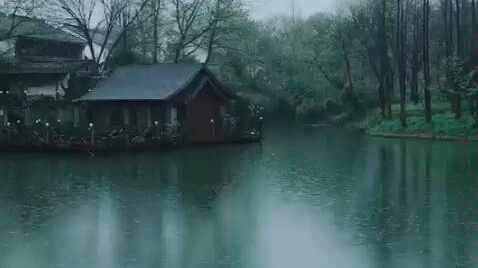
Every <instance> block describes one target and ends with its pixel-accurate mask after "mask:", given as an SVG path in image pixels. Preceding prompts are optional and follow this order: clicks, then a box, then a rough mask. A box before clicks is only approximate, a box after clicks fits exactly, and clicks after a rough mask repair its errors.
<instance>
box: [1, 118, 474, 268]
mask: <svg viewBox="0 0 478 268" xmlns="http://www.w3.org/2000/svg"><path fill="white" fill-rule="evenodd" d="M477 147H478V145H476V144H471V143H450V142H444V143H438V142H430V141H413V140H406V141H400V140H382V139H373V138H368V137H364V136H362V135H361V134H357V133H353V132H347V131H344V130H336V129H326V128H316V129H313V128H309V129H307V128H297V127H282V128H273V129H269V130H268V133H267V135H266V137H265V140H264V141H263V143H262V145H259V144H251V145H244V146H242V145H241V146H225V147H215V148H197V149H192V150H180V151H174V152H166V153H154V154H130V155H127V154H125V155H115V156H101V157H100V156H97V157H90V156H88V155H77V156H72V155H51V156H46V155H21V154H3V155H0V267H5V268H10V267H12V268H13V267H15V268H17V267H21V268H29V267H32V268H33V267H35V268H44V267H45V268H46V267H71V268H74V267H78V268H82V267H85V268H91V267H98V268H106V267H108V268H109V267H112V268H113V267H204V268H215V267H245V268H254V267H258V268H262V267H264V268H281V267H287V268H289V267H326V268H329V267H337V268H341V267H344V268H345V267H354V268H361V267H364V268H365V267H366V268H373V267H390V268H393V267H404V268H408V267H410V268H411V267H417V268H421V267H474V265H475V259H478V251H477V245H478V244H477V243H478V229H477V228H476V225H475V223H476V222H478V221H477V219H478V216H477V214H475V211H478V210H477V209H478V202H477V199H476V198H478V192H477V191H476V189H477V182H476V180H477V179H478V172H476V171H478V167H477V165H476V164H477V163H478V157H476V156H477V154H478V153H477V152H476V150H475V149H476V148H477ZM475 196H476V197H475Z"/></svg>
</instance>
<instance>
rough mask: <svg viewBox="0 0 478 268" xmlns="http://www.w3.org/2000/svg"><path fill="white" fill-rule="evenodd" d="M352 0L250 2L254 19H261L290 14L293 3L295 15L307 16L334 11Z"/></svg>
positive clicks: (259, 0) (260, 0) (266, 0)
mask: <svg viewBox="0 0 478 268" xmlns="http://www.w3.org/2000/svg"><path fill="white" fill-rule="evenodd" d="M351 1H353V0H250V3H251V6H252V7H251V8H252V12H253V15H254V17H255V18H258V19H263V18H267V17H270V16H272V15H275V14H280V13H284V14H291V13H292V12H291V10H292V3H293V2H295V11H296V14H301V15H302V16H309V15H312V14H314V13H317V12H319V11H330V12H332V11H334V10H335V9H336V8H337V7H339V6H343V5H344V4H346V3H348V2H351Z"/></svg>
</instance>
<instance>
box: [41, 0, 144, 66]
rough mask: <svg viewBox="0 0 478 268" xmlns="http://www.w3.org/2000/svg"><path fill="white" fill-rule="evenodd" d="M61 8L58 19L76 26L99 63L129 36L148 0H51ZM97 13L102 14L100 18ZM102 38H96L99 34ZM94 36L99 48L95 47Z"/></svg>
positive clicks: (72, 26) (67, 24)
mask: <svg viewBox="0 0 478 268" xmlns="http://www.w3.org/2000/svg"><path fill="white" fill-rule="evenodd" d="M50 1H53V2H52V4H56V5H57V6H58V7H59V10H58V12H57V13H58V14H57V18H56V19H58V20H59V21H62V22H64V24H65V25H66V26H69V27H71V28H73V29H74V30H75V31H76V32H77V33H78V34H79V35H80V36H81V37H82V38H84V39H85V41H86V42H87V44H88V47H89V49H90V53H91V57H92V60H94V61H95V62H96V63H97V65H99V66H100V65H101V63H102V62H103V61H107V60H108V59H109V58H110V56H111V55H112V53H113V50H114V49H115V47H116V46H117V45H118V43H119V41H120V40H121V39H122V38H123V37H124V36H125V35H126V33H127V30H128V28H129V27H130V25H131V24H132V23H133V22H134V21H135V20H136V19H137V18H138V16H139V14H140V13H141V11H142V10H143V9H144V7H145V5H146V2H147V1H146V0H136V1H133V3H131V2H130V1H128V0H100V1H95V0H50ZM97 13H101V14H102V15H101V16H100V18H98V17H97V16H95V15H97ZM99 33H101V34H103V37H102V38H95V35H97V34H99ZM95 39H100V41H99V44H97V45H99V51H98V52H97V51H96V50H95V43H96V42H95Z"/></svg>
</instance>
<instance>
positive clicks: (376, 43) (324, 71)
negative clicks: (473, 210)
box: [0, 0, 478, 118]
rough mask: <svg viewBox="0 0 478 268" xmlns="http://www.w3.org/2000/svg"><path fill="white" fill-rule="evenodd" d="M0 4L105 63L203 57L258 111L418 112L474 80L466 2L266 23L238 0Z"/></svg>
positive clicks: (372, 7)
mask: <svg viewBox="0 0 478 268" xmlns="http://www.w3.org/2000/svg"><path fill="white" fill-rule="evenodd" d="M25 2H33V3H34V4H35V3H36V4H37V5H36V6H34V5H33V4H32V3H25ZM38 2H40V3H38ZM0 9H1V10H0V11H1V12H2V13H4V14H18V15H25V16H30V17H35V18H44V19H46V20H47V21H48V22H50V23H52V24H53V25H56V26H58V27H69V28H70V29H74V30H75V31H76V33H78V34H79V35H80V36H81V37H82V38H83V39H84V40H85V41H86V42H87V43H88V45H89V47H91V50H92V52H93V53H91V54H92V57H93V59H94V60H97V61H99V60H98V59H100V58H106V59H107V62H108V63H109V65H110V66H117V65H125V64H133V63H159V62H195V61H200V62H205V63H208V64H209V65H210V66H211V68H212V69H214V70H216V71H217V72H218V73H219V74H220V76H221V77H222V79H223V80H224V81H226V83H228V84H229V85H230V86H232V87H233V88H236V89H237V90H239V91H241V92H243V94H244V95H245V96H247V97H248V98H250V99H252V100H254V101H256V102H260V103H262V104H263V105H264V106H265V107H266V108H267V109H268V110H270V111H280V112H288V113H290V114H294V115H298V116H302V117H320V116H321V115H323V114H324V112H326V111H327V110H328V109H333V108H334V107H336V108H337V109H341V110H350V111H365V110H367V109H369V108H373V107H380V108H381V110H382V116H383V117H384V118H390V117H391V116H392V115H391V108H390V105H391V104H392V103H398V102H401V103H402V105H405V104H406V103H409V102H414V103H420V102H422V103H423V104H424V107H425V111H428V112H427V118H428V117H429V116H431V114H430V111H429V109H430V102H431V101H434V100H436V99H446V98H450V96H454V95H460V94H459V93H461V92H464V90H466V89H467V88H469V87H472V86H474V85H473V83H474V82H475V77H474V75H475V72H474V68H475V66H477V65H478V63H477V55H476V52H477V51H478V50H477V41H478V40H477V38H476V37H477V34H476V33H477V29H476V28H477V23H476V21H477V18H476V3H475V0H440V1H433V2H432V3H430V2H429V0H362V1H356V2H355V3H354V4H351V5H349V6H348V7H344V8H342V9H341V10H340V11H337V12H336V13H334V14H330V13H317V14H315V15H313V16H310V17H308V18H302V17H299V16H296V15H295V14H290V15H288V16H285V15H283V16H276V17H273V18H271V19H269V20H267V21H257V20H254V19H253V18H252V16H251V14H250V11H249V10H248V8H247V6H246V4H245V3H244V2H243V1H241V0H98V1H96V0H45V1H20V0H4V5H3V6H2V7H0ZM12 18H14V16H13V17H12ZM13 25H14V22H12V26H13ZM98 35H101V36H102V38H98ZM8 38H10V36H8V31H7V32H6V33H4V34H3V36H0V41H1V40H5V39H8ZM98 40H100V41H98ZM94 43H96V46H97V47H98V46H99V48H100V49H99V50H98V49H96V51H95V50H94V49H93V46H94V45H93V44H94Z"/></svg>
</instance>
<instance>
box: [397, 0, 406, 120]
mask: <svg viewBox="0 0 478 268" xmlns="http://www.w3.org/2000/svg"><path fill="white" fill-rule="evenodd" d="M402 1H403V0H397V2H399V8H398V10H397V13H398V16H397V21H398V23H397V24H398V28H399V40H398V41H399V42H398V44H399V81H400V124H401V126H402V128H406V127H407V118H406V114H405V111H406V101H407V99H406V84H405V80H406V79H407V74H406V71H407V70H406V66H405V64H406V62H405V57H406V52H405V43H406V33H405V31H406V30H405V27H406V25H405V15H404V13H405V12H404V10H403V3H402Z"/></svg>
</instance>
